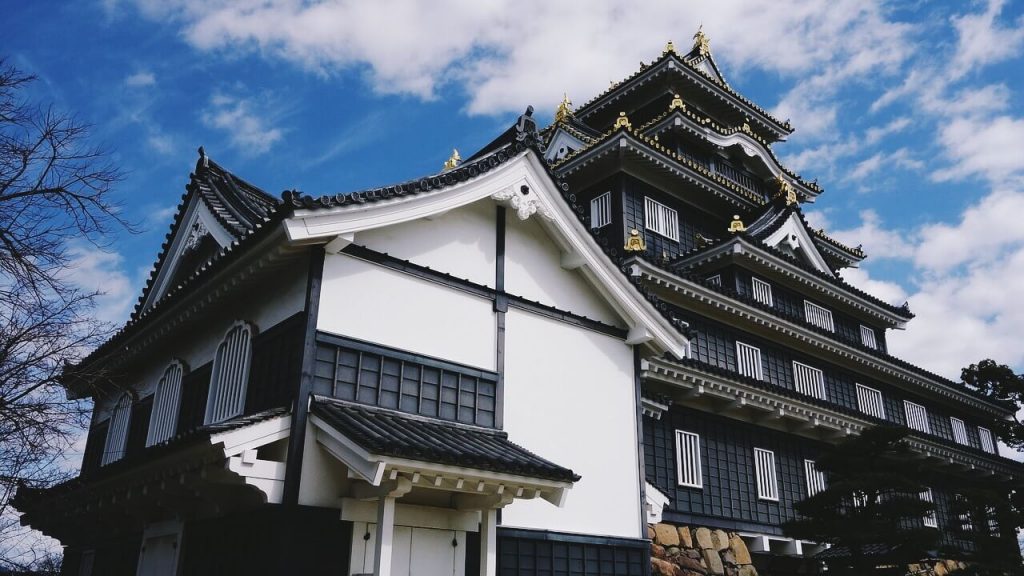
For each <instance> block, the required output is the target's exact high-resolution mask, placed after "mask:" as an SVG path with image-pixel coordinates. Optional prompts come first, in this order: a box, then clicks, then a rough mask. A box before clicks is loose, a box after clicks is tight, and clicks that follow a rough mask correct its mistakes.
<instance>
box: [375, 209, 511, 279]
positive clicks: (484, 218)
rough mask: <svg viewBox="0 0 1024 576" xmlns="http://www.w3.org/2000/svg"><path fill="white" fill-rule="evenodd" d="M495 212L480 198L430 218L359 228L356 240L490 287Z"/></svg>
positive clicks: (493, 252)
mask: <svg viewBox="0 0 1024 576" xmlns="http://www.w3.org/2000/svg"><path fill="white" fill-rule="evenodd" d="M496 212H497V207H496V206H495V204H494V203H493V202H491V201H490V200H483V201H480V202H475V203H473V204H470V205H468V206H463V207H461V208H458V209H455V210H452V211H450V212H447V213H445V214H443V215H440V216H436V217H434V218H432V219H430V220H427V219H425V218H423V219H420V220H413V221H411V222H406V223H404V224H398V225H395V226H388V227H386V228H377V229H375V230H367V231H365V232H360V233H359V234H358V235H357V236H356V243H357V244H360V245H363V246H366V247H367V248H371V249H373V250H376V251H378V252H384V253H387V254H390V255H392V256H395V257H396V258H401V259H402V260H409V261H410V262H414V263H416V264H419V265H421V266H428V267H430V268H433V269H434V270H440V271H441V272H447V273H449V274H451V275H452V276H455V277H456V278H465V279H469V280H471V281H472V282H476V283H477V284H483V285H485V286H490V287H492V288H493V287H494V261H495V251H496V248H495V227H496V226H497V223H496V218H497V214H496Z"/></svg>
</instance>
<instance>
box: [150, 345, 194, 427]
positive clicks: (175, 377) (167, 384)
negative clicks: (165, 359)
mask: <svg viewBox="0 0 1024 576" xmlns="http://www.w3.org/2000/svg"><path fill="white" fill-rule="evenodd" d="M184 373H185V369H184V366H182V364H181V362H179V361H177V360H175V361H173V362H171V364H170V365H169V366H168V367H167V369H166V370H164V374H163V376H161V377H160V382H158V383H157V385H156V392H154V393H153V413H152V414H151V415H150V417H149V433H148V434H147V436H146V446H152V445H154V444H159V443H161V442H166V441H167V440H168V439H170V438H171V437H172V436H174V433H175V432H176V431H177V428H178V407H179V405H180V404H181V378H182V376H183V375H184Z"/></svg>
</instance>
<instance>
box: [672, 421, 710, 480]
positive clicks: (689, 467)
mask: <svg viewBox="0 0 1024 576" xmlns="http://www.w3.org/2000/svg"><path fill="white" fill-rule="evenodd" d="M676 477H677V478H678V482H679V485H680V486H689V487H691V488H702V487H703V486H704V481H703V480H702V478H701V468H700V436H698V435H696V434H694V433H693V432H684V431H682V430H676Z"/></svg>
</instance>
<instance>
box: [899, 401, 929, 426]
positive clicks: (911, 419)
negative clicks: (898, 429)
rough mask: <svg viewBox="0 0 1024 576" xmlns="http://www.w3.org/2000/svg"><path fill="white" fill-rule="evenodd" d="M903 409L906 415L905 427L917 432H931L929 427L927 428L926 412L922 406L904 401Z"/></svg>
mask: <svg viewBox="0 0 1024 576" xmlns="http://www.w3.org/2000/svg"><path fill="white" fill-rule="evenodd" d="M903 409H904V410H905V411H906V413H907V426H909V427H911V428H913V429H914V430H917V431H919V432H926V433H927V432H931V427H930V426H928V411H927V410H925V408H924V406H921V405H920V404H915V403H914V402H911V401H910V400H904V401H903Z"/></svg>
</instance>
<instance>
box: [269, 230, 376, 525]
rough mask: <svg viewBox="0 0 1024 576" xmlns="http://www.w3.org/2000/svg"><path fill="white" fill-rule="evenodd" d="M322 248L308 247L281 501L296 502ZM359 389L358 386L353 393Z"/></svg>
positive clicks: (312, 364)
mask: <svg viewBox="0 0 1024 576" xmlns="http://www.w3.org/2000/svg"><path fill="white" fill-rule="evenodd" d="M323 274H324V250H323V247H322V246H320V245H314V246H311V247H310V249H309V276H308V278H307V282H306V326H305V331H304V334H303V342H302V374H301V375H300V376H299V382H298V386H297V388H296V390H295V401H294V402H295V403H294V404H293V408H292V428H291V433H290V435H289V436H288V460H287V462H286V463H285V469H284V495H283V497H282V499H281V503H282V504H285V505H291V506H296V505H298V503H299V485H300V477H301V476H302V455H303V454H302V452H303V446H304V445H305V442H306V420H307V419H308V418H309V395H310V392H311V391H312V390H313V374H314V372H315V368H316V319H317V315H318V313H319V310H320V288H321V286H322V284H323ZM358 392H359V389H358V385H357V387H356V393H358Z"/></svg>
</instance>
